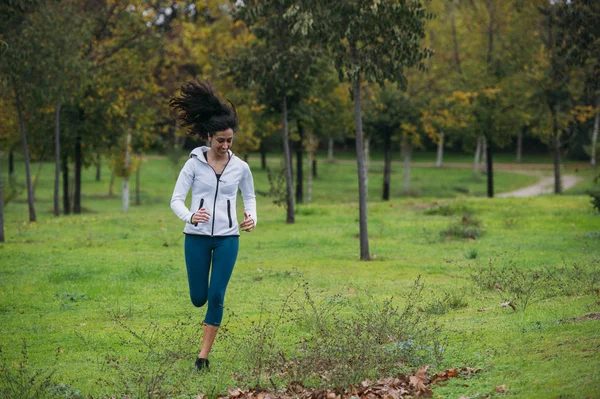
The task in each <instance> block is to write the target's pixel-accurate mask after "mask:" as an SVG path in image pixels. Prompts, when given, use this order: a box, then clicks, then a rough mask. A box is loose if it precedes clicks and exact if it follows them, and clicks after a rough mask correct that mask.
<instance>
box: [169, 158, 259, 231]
mask: <svg viewBox="0 0 600 399" xmlns="http://www.w3.org/2000/svg"><path fill="white" fill-rule="evenodd" d="M209 149H210V148H209V147H205V146H202V147H197V148H194V149H193V150H192V152H191V153H190V159H188V160H187V162H186V163H185V165H184V166H183V168H182V169H181V172H180V173H179V177H178V178H177V183H176V184H175V189H174V190H173V196H172V197H171V209H173V212H175V214H176V215H177V216H178V217H179V218H180V219H181V220H183V221H185V222H186V225H185V228H184V229H183V232H184V233H185V234H195V235H204V236H239V234H240V232H239V228H238V222H237V215H236V199H237V191H238V187H239V189H240V190H241V192H242V199H243V201H244V210H245V211H246V213H247V214H248V216H249V217H250V218H252V220H254V224H255V225H256V222H257V218H256V195H255V194H254V180H253V179H252V173H251V172H250V167H249V166H248V164H247V163H246V162H244V161H242V160H241V159H239V158H238V157H236V156H235V155H234V154H233V152H231V151H229V162H228V163H227V165H226V166H225V168H224V169H223V173H221V177H220V178H217V174H216V173H215V171H214V169H213V168H212V167H211V166H210V165H209V164H208V162H207V161H206V157H205V155H204V154H203V152H206V151H208V150H209ZM190 188H191V189H192V204H191V207H190V208H189V209H188V208H187V207H186V205H185V199H186V197H187V194H188V192H189V191H190ZM200 208H205V209H206V211H207V212H208V213H209V214H210V220H209V221H208V222H207V223H197V224H192V223H191V219H192V215H193V214H194V213H195V212H196V211H197V210H198V209H200Z"/></svg>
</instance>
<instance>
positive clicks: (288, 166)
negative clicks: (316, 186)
mask: <svg viewBox="0 0 600 399" xmlns="http://www.w3.org/2000/svg"><path fill="white" fill-rule="evenodd" d="M281 109H282V111H283V112H282V121H283V154H284V157H285V185H286V192H287V195H286V200H287V220H286V223H288V224H292V223H294V222H295V212H294V189H293V186H292V154H291V153H290V137H289V136H290V134H289V130H288V129H289V128H288V115H287V98H286V96H285V94H284V95H283V96H282V100H281Z"/></svg>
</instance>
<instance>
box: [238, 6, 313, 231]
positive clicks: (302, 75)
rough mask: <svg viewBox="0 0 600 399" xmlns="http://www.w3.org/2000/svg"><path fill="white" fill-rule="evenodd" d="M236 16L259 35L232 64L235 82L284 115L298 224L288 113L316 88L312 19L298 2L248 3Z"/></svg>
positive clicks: (289, 194)
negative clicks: (309, 42)
mask: <svg viewBox="0 0 600 399" xmlns="http://www.w3.org/2000/svg"><path fill="white" fill-rule="evenodd" d="M236 17H237V18H238V19H239V20H241V21H243V22H244V23H245V24H246V25H247V26H248V27H249V29H250V30H251V32H253V33H254V34H255V35H256V38H257V40H256V41H255V42H254V43H252V45H251V46H250V47H249V48H244V49H240V51H239V52H238V54H237V56H236V57H235V60H234V61H233V62H231V64H232V72H233V74H234V76H235V79H236V82H237V83H238V84H239V85H240V86H243V87H256V89H257V90H258V92H259V93H258V98H259V101H260V102H261V103H263V104H265V105H266V106H267V108H268V109H272V110H274V111H276V112H278V113H280V115H281V127H282V135H283V152H284V159H285V165H286V167H285V180H286V202H287V207H286V208H287V219H286V222H287V223H294V221H295V212H294V197H293V187H292V164H291V153H290V144H289V111H290V109H293V108H294V107H295V106H296V105H297V104H298V103H299V102H300V100H301V98H303V97H304V96H305V93H306V91H307V88H310V87H311V85H312V80H313V76H314V70H313V69H314V57H315V52H314V50H313V49H312V48H310V47H309V46H307V42H306V40H305V39H303V37H304V36H306V35H307V34H308V31H309V30H310V26H311V23H312V20H311V19H310V16H309V13H307V12H304V11H301V10H300V9H299V7H298V6H297V5H296V1H295V0H268V1H246V2H244V3H243V4H240V6H239V7H238V9H237V12H236Z"/></svg>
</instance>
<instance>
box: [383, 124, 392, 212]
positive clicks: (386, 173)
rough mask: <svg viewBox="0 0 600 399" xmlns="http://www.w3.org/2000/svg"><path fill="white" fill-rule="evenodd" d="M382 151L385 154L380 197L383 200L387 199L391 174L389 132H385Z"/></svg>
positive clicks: (390, 138) (390, 139) (388, 198)
mask: <svg viewBox="0 0 600 399" xmlns="http://www.w3.org/2000/svg"><path fill="white" fill-rule="evenodd" d="M383 151H384V154H385V155H384V162H383V193H382V195H381V199H382V200H383V201H389V200H390V181H391V175H392V137H391V135H390V133H389V132H386V133H385V137H384V144H383Z"/></svg>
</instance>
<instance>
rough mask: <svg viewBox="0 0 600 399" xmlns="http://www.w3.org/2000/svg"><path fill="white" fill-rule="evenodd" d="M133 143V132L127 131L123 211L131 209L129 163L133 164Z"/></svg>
mask: <svg viewBox="0 0 600 399" xmlns="http://www.w3.org/2000/svg"><path fill="white" fill-rule="evenodd" d="M130 144H131V132H127V140H126V141H125V167H124V169H125V176H123V193H122V195H123V212H125V213H127V211H129V172H128V170H129V165H130V164H131V154H130V152H129V145H130Z"/></svg>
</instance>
